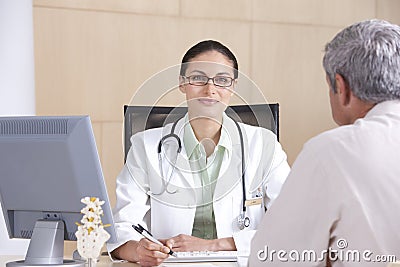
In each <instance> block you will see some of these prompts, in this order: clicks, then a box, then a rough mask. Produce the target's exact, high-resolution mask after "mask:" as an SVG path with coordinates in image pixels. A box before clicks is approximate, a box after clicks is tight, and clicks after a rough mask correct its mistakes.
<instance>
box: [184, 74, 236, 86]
mask: <svg viewBox="0 0 400 267" xmlns="http://www.w3.org/2000/svg"><path fill="white" fill-rule="evenodd" d="M195 76H197V77H198V76H201V77H206V78H207V81H205V82H204V83H202V84H195V83H192V82H191V81H190V80H191V77H195ZM181 77H182V78H185V79H187V80H188V81H189V84H190V85H194V86H204V85H207V84H208V81H209V80H211V81H212V82H213V84H214V85H215V86H217V87H220V88H227V87H231V86H232V84H233V81H235V80H236V79H235V78H231V77H229V76H222V75H217V76H214V77H208V76H206V75H190V76H181ZM219 77H220V78H225V79H230V84H229V85H219V84H216V83H215V80H214V79H215V78H219ZM198 83H199V82H198Z"/></svg>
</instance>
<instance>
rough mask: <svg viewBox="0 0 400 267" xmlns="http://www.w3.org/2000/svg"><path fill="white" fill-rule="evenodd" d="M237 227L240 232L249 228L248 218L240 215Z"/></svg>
mask: <svg viewBox="0 0 400 267" xmlns="http://www.w3.org/2000/svg"><path fill="white" fill-rule="evenodd" d="M238 226H239V229H240V230H243V229H244V228H247V227H249V226H250V218H249V217H247V216H245V213H241V214H240V215H239V217H238Z"/></svg>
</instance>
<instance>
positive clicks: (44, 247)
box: [6, 220, 85, 267]
mask: <svg viewBox="0 0 400 267" xmlns="http://www.w3.org/2000/svg"><path fill="white" fill-rule="evenodd" d="M63 256H64V222H63V221H49V220H38V221H36V224H35V228H34V229H33V233H32V237H31V241H30V243H29V247H28V252H27V253H26V256H25V260H21V261H14V262H8V263H7V264H6V267H42V266H43V267H50V266H68V267H84V266H85V262H84V261H77V260H64V259H63Z"/></svg>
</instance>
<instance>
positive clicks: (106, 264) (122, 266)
mask: <svg viewBox="0 0 400 267" xmlns="http://www.w3.org/2000/svg"><path fill="white" fill-rule="evenodd" d="M24 258H25V256H7V255H6V256H5V255H0V266H1V267H2V266H6V263H7V262H9V261H17V260H23V259H24ZM194 265H196V266H198V267H201V266H204V267H205V266H207V267H208V266H224V267H228V266H229V267H233V266H235V267H238V266H240V265H239V264H238V263H237V262H218V263H217V262H216V263H212V262H210V263H206V262H205V263H163V264H161V265H160V266H182V267H184V266H194ZM137 266H140V265H139V264H136V263H132V262H122V263H121V262H118V263H113V262H111V260H110V259H109V257H108V256H101V258H100V261H99V262H98V263H97V264H96V267H137ZM399 266H400V265H399ZM395 267H397V266H395Z"/></svg>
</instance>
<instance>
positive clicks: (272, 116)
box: [124, 103, 279, 161]
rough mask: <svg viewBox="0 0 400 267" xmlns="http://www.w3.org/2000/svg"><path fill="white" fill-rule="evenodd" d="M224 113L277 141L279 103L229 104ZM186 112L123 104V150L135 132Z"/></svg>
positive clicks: (158, 125) (164, 122) (164, 123)
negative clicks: (269, 132)
mask: <svg viewBox="0 0 400 267" xmlns="http://www.w3.org/2000/svg"><path fill="white" fill-rule="evenodd" d="M225 112H226V114H227V115H228V116H229V117H231V118H232V119H233V120H236V121H238V122H243V123H246V124H250V125H253V126H260V127H264V128H267V129H269V130H271V131H272V132H274V133H275V134H276V136H277V139H278V141H279V104H278V103H275V104H257V105H238V106H229V107H228V108H227V109H226V111H225ZM186 113H187V107H161V106H155V107H152V106H128V105H125V106H124V130H125V133H124V150H125V151H124V152H125V157H124V161H125V160H126V155H127V154H128V151H129V148H130V147H131V142H130V138H131V136H132V135H134V134H135V133H137V132H141V131H144V130H147V129H151V128H156V127H162V126H164V125H166V124H168V123H174V122H175V121H177V120H179V119H180V118H182V117H183V116H184V115H185V114H186Z"/></svg>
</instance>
